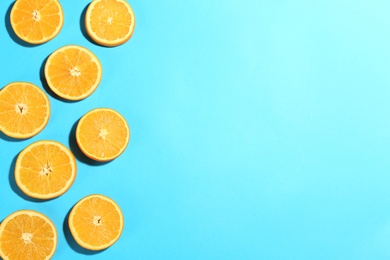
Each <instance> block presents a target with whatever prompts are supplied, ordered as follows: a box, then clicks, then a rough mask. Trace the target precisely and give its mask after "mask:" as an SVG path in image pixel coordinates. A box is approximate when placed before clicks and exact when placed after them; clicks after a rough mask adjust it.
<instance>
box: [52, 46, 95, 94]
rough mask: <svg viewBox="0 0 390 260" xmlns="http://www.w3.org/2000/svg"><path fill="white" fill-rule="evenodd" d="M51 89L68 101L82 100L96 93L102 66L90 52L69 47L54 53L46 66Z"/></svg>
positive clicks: (82, 48) (81, 48) (80, 48)
mask: <svg viewBox="0 0 390 260" xmlns="http://www.w3.org/2000/svg"><path fill="white" fill-rule="evenodd" d="M45 77H46V81H47V84H48V85H49V87H50V89H51V90H53V92H54V93H56V94H57V95H58V96H60V97H62V98H65V99H68V100H81V99H84V98H86V97H88V96H89V95H91V94H92V92H94V91H95V89H96V88H97V86H98V85H99V83H100V80H101V78H102V66H101V64H100V61H99V60H98V58H97V57H96V56H95V54H93V53H92V52H91V51H90V50H88V49H86V48H84V47H81V46H77V45H69V46H64V47H62V48H59V49H58V50H56V51H55V52H53V53H52V54H51V55H50V56H49V58H48V59H47V61H46V64H45Z"/></svg>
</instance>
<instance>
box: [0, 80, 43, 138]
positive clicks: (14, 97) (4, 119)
mask: <svg viewBox="0 0 390 260" xmlns="http://www.w3.org/2000/svg"><path fill="white" fill-rule="evenodd" d="M49 117H50V103H49V99H48V97H47V95H46V94H45V92H43V91H42V90H41V89H40V88H39V87H37V86H36V85H34V84H31V83H28V82H13V83H10V84H8V85H7V86H5V87H4V88H3V89H1V90H0V130H1V131H2V132H3V133H4V134H6V135H8V136H10V137H13V138H29V137H32V136H34V135H36V134H38V133H39V132H40V131H42V129H43V128H44V127H45V126H46V124H47V122H48V121H49Z"/></svg>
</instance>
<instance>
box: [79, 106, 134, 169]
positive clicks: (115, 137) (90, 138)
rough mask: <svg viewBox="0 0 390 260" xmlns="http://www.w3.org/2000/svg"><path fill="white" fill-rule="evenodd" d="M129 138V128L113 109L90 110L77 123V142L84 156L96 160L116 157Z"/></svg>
mask: <svg viewBox="0 0 390 260" xmlns="http://www.w3.org/2000/svg"><path fill="white" fill-rule="evenodd" d="M129 140H130V128H129V126H128V124H127V122H126V120H125V118H124V117H123V116H122V115H121V114H119V113H118V112H116V111H115V110H113V109H109V108H96V109H94V110H91V111H89V112H88V113H86V114H85V115H84V116H83V117H82V118H81V119H80V121H79V123H78V124H77V128H76V141H77V144H78V145H79V147H80V149H81V151H82V152H83V153H84V154H85V155H86V156H88V157H89V158H91V159H93V160H96V161H103V162H104V161H110V160H113V159H115V158H117V157H118V156H119V155H120V154H122V152H123V151H124V150H125V149H126V147H127V144H128V143H129Z"/></svg>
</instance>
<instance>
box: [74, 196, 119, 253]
mask: <svg viewBox="0 0 390 260" xmlns="http://www.w3.org/2000/svg"><path fill="white" fill-rule="evenodd" d="M123 225H124V221H123V214H122V211H121V209H120V208H119V206H118V205H117V204H116V203H115V201H113V200H112V199H110V198H108V197H106V196H103V195H90V196H87V197H85V198H83V199H81V200H80V201H79V202H77V203H76V205H75V206H74V207H73V209H72V210H71V212H70V214H69V229H70V232H71V233H72V236H73V237H74V239H75V240H76V242H77V243H78V244H79V245H80V246H82V247H84V248H86V249H90V250H102V249H105V248H107V247H109V246H111V245H112V244H114V243H115V242H116V241H117V240H118V239H119V237H120V235H121V234H122V230H123Z"/></svg>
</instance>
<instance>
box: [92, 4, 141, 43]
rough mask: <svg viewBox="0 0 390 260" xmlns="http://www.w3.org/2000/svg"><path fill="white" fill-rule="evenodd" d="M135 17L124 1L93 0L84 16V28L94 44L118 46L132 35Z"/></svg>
mask: <svg viewBox="0 0 390 260" xmlns="http://www.w3.org/2000/svg"><path fill="white" fill-rule="evenodd" d="M134 26H135V17H134V12H133V9H131V7H130V5H129V4H128V3H127V1H125V0H93V1H92V2H91V3H90V4H89V6H88V8H87V12H86V14H85V28H86V31H87V33H88V35H89V36H90V37H91V38H92V40H94V41H95V42H96V43H98V44H101V45H104V46H118V45H121V44H123V43H125V42H127V41H128V40H129V39H130V37H131V35H132V34H133V31H134Z"/></svg>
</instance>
